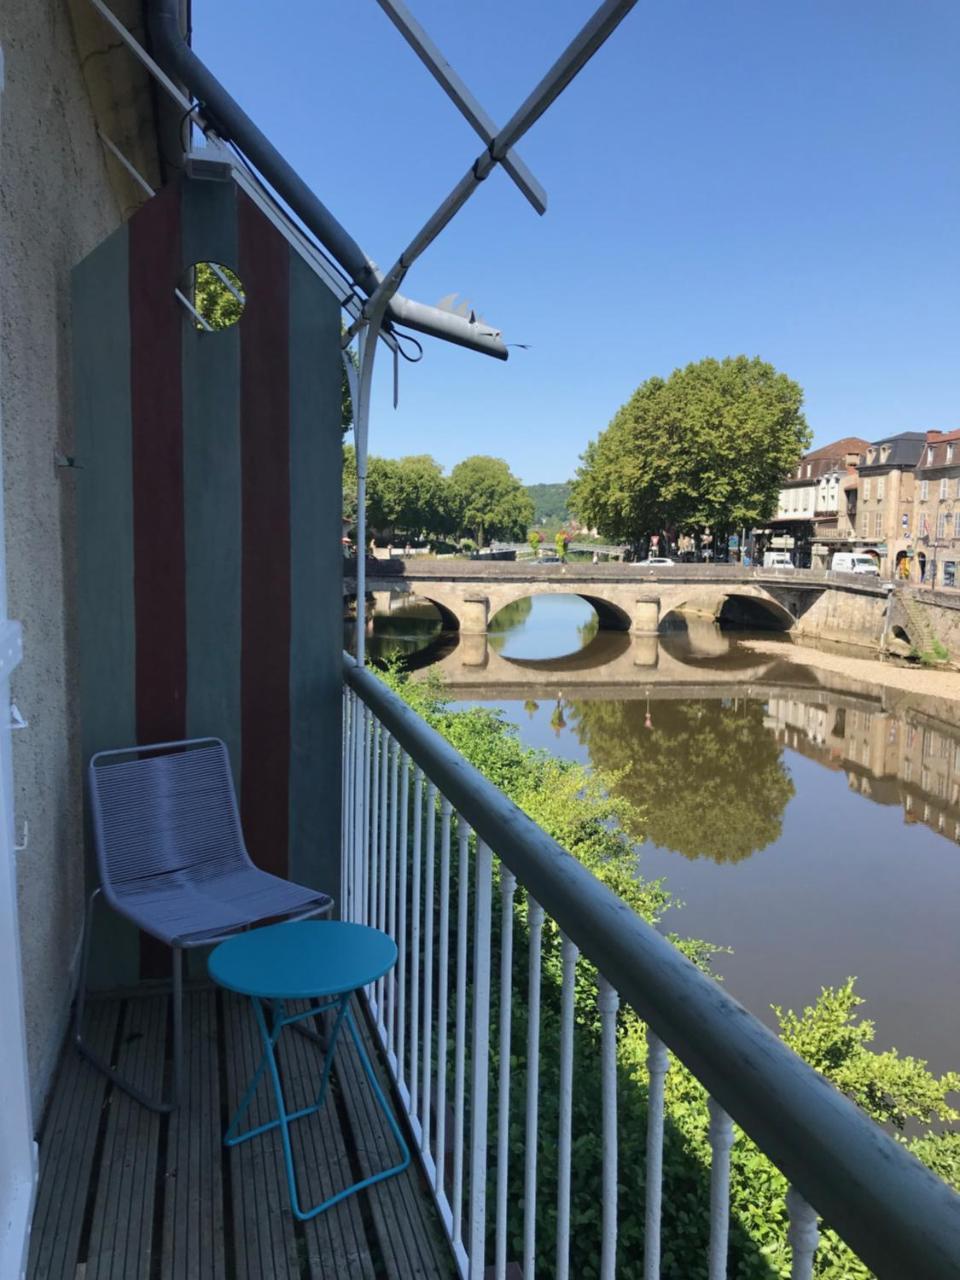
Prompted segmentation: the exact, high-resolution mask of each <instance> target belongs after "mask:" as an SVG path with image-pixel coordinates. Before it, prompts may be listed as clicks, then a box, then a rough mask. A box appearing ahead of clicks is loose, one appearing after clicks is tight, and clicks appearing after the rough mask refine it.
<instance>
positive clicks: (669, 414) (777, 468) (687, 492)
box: [571, 356, 810, 541]
mask: <svg viewBox="0 0 960 1280" xmlns="http://www.w3.org/2000/svg"><path fill="white" fill-rule="evenodd" d="M802 403H803V391H802V389H801V388H800V386H799V385H798V384H797V383H796V382H793V381H792V380H791V379H790V378H788V377H787V376H786V374H783V373H778V372H777V370H776V369H774V367H773V366H772V365H770V364H767V363H765V362H764V361H763V360H760V359H758V358H754V359H748V358H747V357H746V356H735V357H728V358H727V359H725V360H714V359H707V360H701V361H700V362H699V363H697V364H689V365H687V366H686V368H684V369H676V370H675V371H674V372H673V373H672V374H671V375H670V377H669V378H666V379H663V378H649V379H648V380H647V381H646V382H644V383H643V384H642V385H641V386H640V387H638V388H637V390H636V391H635V392H634V393H633V395H632V396H631V397H630V399H629V400H628V401H627V403H626V404H625V405H623V406H622V408H621V409H620V410H619V411H618V412H617V414H616V416H615V417H614V419H613V421H612V422H611V423H610V425H609V427H607V429H606V431H604V432H602V433H601V434H600V436H599V437H598V438H597V439H596V440H593V441H591V442H590V444H588V445H587V449H586V452H585V453H584V454H583V458H582V465H581V466H580V467H579V469H578V471H577V475H576V479H575V480H574V484H573V491H572V494H571V506H572V507H573V509H574V510H575V511H576V512H577V514H578V515H579V517H580V519H581V520H583V521H584V522H585V523H586V524H589V525H595V526H596V527H597V528H598V529H599V530H600V532H601V533H602V534H603V535H604V536H605V537H609V538H616V539H623V540H629V541H635V540H636V539H638V538H640V537H641V536H643V535H644V534H646V533H649V532H652V531H654V530H658V529H667V528H677V527H681V528H684V527H686V528H690V527H703V526H705V525H710V526H715V527H718V528H721V529H728V528H739V527H740V526H746V525H753V524H757V523H759V522H762V521H764V520H767V519H769V518H770V517H771V516H772V515H773V513H774V510H775V509H776V501H777V494H778V492H779V488H780V484H781V482H782V480H783V477H784V476H785V475H786V474H787V473H788V472H789V471H790V470H791V469H792V468H793V467H795V466H796V464H797V461H798V459H799V458H800V456H801V454H802V453H803V450H804V449H805V448H806V447H807V445H808V444H809V442H810V430H809V428H808V426H807V423H806V419H805V418H804V416H803V413H802V412H801V404H802Z"/></svg>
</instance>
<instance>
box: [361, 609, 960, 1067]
mask: <svg viewBox="0 0 960 1280" xmlns="http://www.w3.org/2000/svg"><path fill="white" fill-rule="evenodd" d="M495 622H496V623H497V625H498V630H497V631H496V632H495V633H494V634H492V635H491V636H490V637H488V638H483V637H480V638H470V637H463V638H461V639H460V640H459V641H458V640H457V638H456V637H444V638H440V639H437V638H436V637H437V632H438V630H439V627H438V623H437V621H436V619H435V617H434V616H433V615H432V611H431V610H430V609H429V607H424V606H413V607H412V608H404V609H403V610H401V611H400V612H395V613H393V614H392V615H391V616H390V617H389V618H377V619H375V621H374V635H373V636H372V638H371V649H372V651H373V652H375V653H376V652H378V651H379V652H386V651H397V650H399V651H402V652H404V653H406V654H407V655H409V659H408V660H409V661H410V662H411V665H413V666H415V667H420V668H423V669H426V668H429V667H432V668H434V669H436V670H438V671H440V672H441V673H442V674H443V678H444V680H445V681H446V682H447V684H448V686H449V689H450V693H451V697H452V698H453V699H455V700H457V701H461V702H465V703H472V704H482V705H485V706H493V707H496V708H499V709H500V710H501V712H502V713H503V715H504V717H505V718H506V719H507V720H509V721H510V722H511V723H513V724H515V725H516V726H517V729H518V731H519V734H520V737H521V739H522V740H523V741H524V742H525V743H527V744H528V745H530V746H536V747H544V748H546V749H548V750H550V751H552V752H554V753H555V754H557V755H561V756H564V757H566V758H568V759H572V760H577V761H581V762H583V763H585V764H588V765H589V764H593V765H595V766H597V767H599V768H603V769H605V770H625V771H626V773H625V776H624V778H623V781H622V782H621V783H620V784H619V788H620V790H622V792H623V793H624V794H625V795H627V796H628V797H629V798H630V799H631V800H633V801H634V802H635V803H636V804H637V806H638V807H639V808H640V809H641V810H642V811H643V819H642V827H643V831H644V832H645V835H646V840H645V843H644V844H643V846H642V849H641V852H640V860H639V865H640V870H641V872H642V874H643V875H645V876H647V877H657V876H662V877H663V878H664V880H665V882H666V884H667V886H668V887H669V889H670V890H671V891H672V892H673V894H674V895H675V897H676V898H678V899H680V900H682V902H683V903H684V905H683V907H682V909H674V910H671V912H670V913H669V914H668V916H667V917H666V919H665V921H664V927H665V928H667V929H671V930H673V929H675V930H677V931H678V932H681V933H686V934H688V935H693V936H698V937H702V938H707V939H709V940H710V941H712V942H716V943H720V944H723V945H725V946H730V947H732V948H733V954H732V955H724V956H719V957H718V959H717V968H718V970H719V971H720V973H721V974H722V975H723V978H724V980H725V982H726V984H727V986H728V988H729V989H730V991H731V992H732V993H733V994H734V995H735V996H736V997H737V999H739V1000H741V1001H742V1002H743V1003H744V1004H746V1005H747V1007H748V1008H750V1009H752V1010H753V1011H754V1012H755V1013H757V1014H758V1015H759V1016H760V1017H762V1018H764V1020H765V1021H767V1022H771V1021H772V1018H771V1015H770V1010H769V1006H770V1004H771V1003H773V1002H776V1003H779V1004H782V1005H785V1006H792V1007H794V1008H800V1007H802V1006H803V1005H805V1004H808V1003H810V1002H812V1001H813V1000H814V999H815V998H816V996H817V994H818V992H819V990H820V988H821V986H823V985H825V984H836V983H839V982H842V981H843V980H844V979H845V978H846V977H847V976H848V975H850V974H855V975H856V976H857V977H858V984H857V985H858V990H859V992H860V994H861V995H862V996H863V997H865V999H866V1004H865V1006H864V1007H863V1009H862V1013H863V1014H864V1016H867V1017H869V1018H872V1019H873V1020H874V1021H875V1022H876V1025H877V1037H876V1041H875V1043H876V1046H877V1047H879V1048H885V1047H888V1046H891V1045H895V1046H896V1047H897V1048H899V1049H900V1050H902V1051H905V1052H909V1053H912V1054H914V1055H916V1056H919V1057H924V1058H927V1059H929V1061H930V1063H931V1066H933V1067H934V1068H935V1069H937V1070H946V1069H948V1068H960V1012H958V1002H957V979H958V976H960V923H958V922H960V709H956V708H951V706H950V704H946V703H943V704H938V703H937V702H936V701H934V700H931V699H926V700H925V699H922V698H914V697H911V696H908V695H905V694H903V693H895V692H893V691H890V690H885V689H884V688H883V687H881V686H880V685H868V684H863V683H858V682H851V681H848V680H847V681H845V680H843V679H841V678H840V677H838V676H834V675H832V674H829V673H825V672H822V671H817V670H815V669H813V668H806V667H802V666H798V665H797V664H795V663H791V662H787V661H785V660H781V659H779V658H776V657H774V658H771V657H769V656H766V655H763V656H761V655H758V654H755V653H753V652H751V651H749V650H747V649H744V648H743V647H741V646H740V644H739V643H738V640H739V639H742V638H743V637H742V635H740V636H739V637H738V636H737V634H736V633H726V632H724V633H721V632H720V631H719V630H718V629H716V628H715V627H714V625H713V624H712V623H703V622H691V623H690V625H689V628H688V630H687V631H679V632H677V633H674V634H671V635H667V636H665V637H662V638H661V639H660V640H659V641H658V640H657V639H651V640H647V639H636V640H631V638H630V637H629V636H626V635H622V634H615V633H608V632H597V628H596V620H595V617H594V615H593V611H592V610H591V609H590V607H589V606H588V605H586V604H585V603H584V602H583V601H581V600H579V599H578V598H576V597H558V596H544V597H539V598H537V599H535V600H533V601H523V602H521V603H520V604H518V605H515V606H511V609H510V610H509V611H507V610H505V611H504V612H503V614H501V615H500V616H499V618H498V619H495ZM765 638H766V639H770V638H771V637H770V634H769V633H767V635H766V636H765ZM431 640H432V643H431ZM784 644H785V645H786V644H788V642H787V641H786V640H784ZM424 646H426V647H424ZM878 673H880V674H882V669H881V668H879V667H878Z"/></svg>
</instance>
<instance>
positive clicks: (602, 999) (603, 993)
mask: <svg viewBox="0 0 960 1280" xmlns="http://www.w3.org/2000/svg"><path fill="white" fill-rule="evenodd" d="M597 1007H598V1009H599V1010H600V1081H601V1089H602V1094H603V1101H602V1107H603V1233H602V1245H601V1252H600V1280H614V1277H615V1276H616V1274H617V1154H618V1152H617V1144H618V1141H619V1135H618V1133H617V1010H618V1009H619V1008H620V997H619V996H618V995H617V993H616V991H615V990H614V989H613V987H612V986H611V985H610V983H609V982H608V981H607V980H606V978H603V977H601V978H600V979H599V983H598V986H597Z"/></svg>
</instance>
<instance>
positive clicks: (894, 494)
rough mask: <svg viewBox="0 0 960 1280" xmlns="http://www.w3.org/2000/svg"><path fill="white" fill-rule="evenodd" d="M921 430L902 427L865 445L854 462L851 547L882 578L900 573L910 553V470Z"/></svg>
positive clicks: (916, 459) (923, 437)
mask: <svg viewBox="0 0 960 1280" xmlns="http://www.w3.org/2000/svg"><path fill="white" fill-rule="evenodd" d="M925 443H926V435H925V434H924V432H922V431H901V432H900V433H899V434H898V435H895V436H887V437H885V438H884V439H883V440H877V441H875V442H874V443H873V444H870V445H868V446H867V448H866V450H865V451H864V453H863V454H862V456H861V459H860V465H859V467H858V483H857V503H856V506H857V510H856V524H855V528H856V538H855V544H856V546H855V549H856V550H858V551H864V552H866V553H867V554H868V555H872V556H873V557H874V558H875V559H876V561H877V564H878V565H879V567H880V573H881V576H883V577H892V576H893V575H894V573H895V572H898V573H903V574H904V576H906V571H905V570H904V568H903V565H904V564H905V563H909V561H910V560H911V559H912V558H913V554H914V550H915V546H914V535H913V499H914V469H915V467H916V466H917V463H918V462H919V461H920V457H921V454H922V453H923V449H924V445H925Z"/></svg>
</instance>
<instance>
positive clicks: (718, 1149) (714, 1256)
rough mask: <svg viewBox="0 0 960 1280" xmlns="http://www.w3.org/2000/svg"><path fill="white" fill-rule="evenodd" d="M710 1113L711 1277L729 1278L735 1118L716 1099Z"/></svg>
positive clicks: (709, 1101)
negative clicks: (732, 1118) (731, 1166)
mask: <svg viewBox="0 0 960 1280" xmlns="http://www.w3.org/2000/svg"><path fill="white" fill-rule="evenodd" d="M707 1108H708V1110H709V1112H710V1130H709V1135H710V1152H711V1162H710V1270H709V1280H727V1241H728V1238H729V1233H730V1148H731V1147H732V1146H733V1121H732V1120H731V1119H730V1117H729V1116H728V1115H727V1113H726V1112H725V1111H724V1110H723V1108H722V1107H721V1106H720V1104H719V1103H718V1102H716V1101H715V1100H714V1099H713V1098H708V1099H707Z"/></svg>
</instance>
